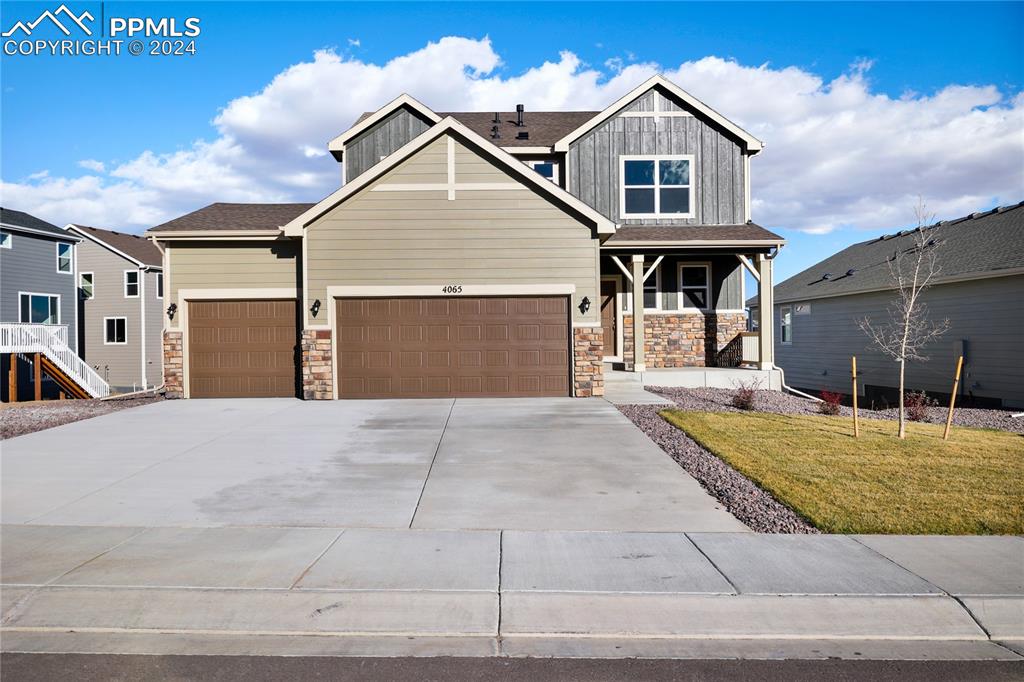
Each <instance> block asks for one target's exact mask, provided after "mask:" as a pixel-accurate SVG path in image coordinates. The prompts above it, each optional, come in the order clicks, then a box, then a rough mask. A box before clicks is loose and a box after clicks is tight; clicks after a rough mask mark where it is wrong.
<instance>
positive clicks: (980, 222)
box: [754, 202, 1024, 305]
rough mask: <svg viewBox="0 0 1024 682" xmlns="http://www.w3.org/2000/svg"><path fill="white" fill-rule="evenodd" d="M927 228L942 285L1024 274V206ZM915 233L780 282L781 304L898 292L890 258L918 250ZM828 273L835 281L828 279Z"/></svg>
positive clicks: (848, 252) (863, 246)
mask: <svg viewBox="0 0 1024 682" xmlns="http://www.w3.org/2000/svg"><path fill="white" fill-rule="evenodd" d="M922 229H924V230H926V231H930V232H932V233H933V234H934V238H935V239H936V243H937V246H936V247H934V248H937V249H938V251H937V261H938V267H939V276H938V277H937V278H936V282H943V281H946V282H948V281H957V280H959V279H975V278H978V277H986V276H987V277H998V276H1000V275H1007V274H1014V273H1017V272H1021V273H1024V202H1021V203H1019V204H1015V205H1012V206H1004V207H1001V208H997V209H992V210H991V211H985V212H981V213H972V214H971V215H969V216H964V217H963V218H957V219H956V220H946V221H942V222H940V223H937V224H935V225H931V226H929V227H925V228H922ZM915 231H916V230H905V231H901V232H897V233H896V234H894V235H885V236H883V237H879V238H877V239H872V240H870V241H866V242H860V243H859V244H853V245H852V246H848V247H847V248H845V249H843V250H842V251H840V252H839V253H836V254H834V255H832V256H829V257H828V258H826V259H825V260H823V261H821V262H820V263H817V264H815V265H812V266H811V267H809V268H807V269H806V270H804V271H803V272H800V273H799V274H796V275H793V276H792V277H790V278H789V279H787V280H786V281H784V282H781V283H780V284H776V285H775V301H776V303H785V302H789V301H805V300H810V299H815V298H826V297H832V296H846V295H850V294H859V293H867V292H870V291H885V290H888V289H892V288H893V285H892V281H891V278H890V273H889V265H888V263H889V259H890V258H891V257H892V255H893V254H894V253H895V252H896V251H897V250H898V249H908V248H912V247H913V246H914V235H913V234H912V233H913V232H915ZM850 270H853V271H854V272H853V274H852V275H848V274H847V273H848V272H849V271H850ZM826 274H828V275H830V278H829V279H824V276H825V275H826ZM754 304H755V305H756V301H755V302H754Z"/></svg>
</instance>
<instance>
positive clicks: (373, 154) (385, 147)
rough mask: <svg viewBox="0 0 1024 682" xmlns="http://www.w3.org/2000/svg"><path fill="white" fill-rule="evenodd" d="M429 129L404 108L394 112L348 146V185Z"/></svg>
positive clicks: (346, 155)
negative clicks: (383, 158)
mask: <svg viewBox="0 0 1024 682" xmlns="http://www.w3.org/2000/svg"><path fill="white" fill-rule="evenodd" d="M429 127H430V124H429V123H428V122H426V121H424V120H423V119H422V118H420V117H419V116H417V115H416V114H415V113H413V112H412V111H411V110H409V109H407V108H405V107H402V108H401V109H397V110H396V111H393V112H392V113H391V114H390V115H389V116H387V117H386V118H384V119H383V120H381V121H380V122H379V123H377V125H375V126H373V127H372V128H369V129H368V130H365V131H363V133H362V134H360V135H359V136H358V137H356V138H355V139H353V140H352V141H351V142H349V143H348V144H346V145H345V182H350V181H351V180H353V179H355V178H356V177H357V176H359V175H361V174H363V173H364V172H365V171H366V170H368V169H369V168H370V167H371V166H374V165H376V164H377V163H378V162H380V160H381V158H382V157H385V156H387V155H389V154H391V153H393V152H394V151H395V150H397V149H398V148H399V147H401V146H402V145H404V144H405V143H406V142H408V141H409V140H411V139H413V138H414V137H416V136H417V135H419V134H420V133H422V132H424V131H425V130H426V129H427V128H429Z"/></svg>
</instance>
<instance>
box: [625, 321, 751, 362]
mask: <svg viewBox="0 0 1024 682" xmlns="http://www.w3.org/2000/svg"><path fill="white" fill-rule="evenodd" d="M746 329H747V314H746V313H745V312H739V313H715V312H709V313H701V312H692V313H690V312H680V313H647V314H645V315H644V364H645V365H646V366H647V367H650V368H658V367H719V366H721V365H720V364H719V359H720V358H719V354H720V353H721V351H722V350H723V349H724V348H725V347H726V346H727V345H729V342H730V341H732V340H733V339H734V338H736V336H738V335H739V334H740V332H743V331H746ZM622 332H623V333H622V337H623V338H622V345H623V350H624V353H623V359H624V360H625V362H626V365H627V366H630V367H631V366H632V363H633V316H632V315H629V314H626V315H623V316H622Z"/></svg>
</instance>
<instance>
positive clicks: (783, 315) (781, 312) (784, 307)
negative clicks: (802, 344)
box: [779, 305, 793, 346]
mask: <svg viewBox="0 0 1024 682" xmlns="http://www.w3.org/2000/svg"><path fill="white" fill-rule="evenodd" d="M787 310H788V311H789V341H784V340H783V338H784V336H783V334H782V328H783V327H785V326H786V324H785V322H784V320H785V319H786V312H785V311H787ZM779 343H781V344H782V345H783V346H792V345H793V306H791V305H782V306H779Z"/></svg>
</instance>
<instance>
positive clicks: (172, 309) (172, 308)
mask: <svg viewBox="0 0 1024 682" xmlns="http://www.w3.org/2000/svg"><path fill="white" fill-rule="evenodd" d="M176 312H178V304H177V303H172V304H170V305H169V306H167V319H168V320H173V319H174V313H176Z"/></svg>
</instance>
